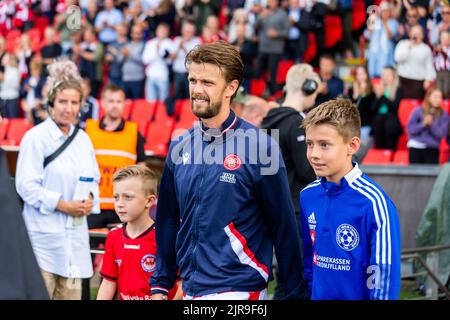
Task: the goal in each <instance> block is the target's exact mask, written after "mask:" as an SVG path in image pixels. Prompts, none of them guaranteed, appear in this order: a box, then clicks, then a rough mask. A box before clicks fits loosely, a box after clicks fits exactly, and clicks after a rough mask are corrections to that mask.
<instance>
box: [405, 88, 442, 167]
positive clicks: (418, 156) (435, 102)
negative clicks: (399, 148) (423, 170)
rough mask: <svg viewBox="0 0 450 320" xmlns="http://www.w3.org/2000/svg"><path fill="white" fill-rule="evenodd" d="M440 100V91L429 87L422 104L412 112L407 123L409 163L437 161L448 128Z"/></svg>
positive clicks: (436, 162) (431, 162)
mask: <svg viewBox="0 0 450 320" xmlns="http://www.w3.org/2000/svg"><path fill="white" fill-rule="evenodd" d="M442 101H443V94H442V91H441V90H439V89H437V88H435V89H430V90H428V92H427V94H426V95H425V99H424V101H423V106H419V107H417V108H416V109H414V111H413V112H412V114H411V116H410V118H409V120H408V125H407V131H408V143H407V146H408V149H409V162H410V163H429V164H438V163H439V146H440V144H441V140H442V139H445V138H446V137H447V134H448V129H449V128H448V127H449V116H448V114H447V112H445V111H444V110H443V109H442Z"/></svg>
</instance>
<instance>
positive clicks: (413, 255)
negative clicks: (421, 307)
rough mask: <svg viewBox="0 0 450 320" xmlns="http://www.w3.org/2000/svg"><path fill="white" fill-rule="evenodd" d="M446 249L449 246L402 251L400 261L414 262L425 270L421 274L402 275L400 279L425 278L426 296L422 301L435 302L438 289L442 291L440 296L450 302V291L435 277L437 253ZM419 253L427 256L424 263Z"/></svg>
mask: <svg viewBox="0 0 450 320" xmlns="http://www.w3.org/2000/svg"><path fill="white" fill-rule="evenodd" d="M448 249H450V245H440V246H429V247H419V248H411V249H404V250H402V257H401V259H402V260H416V261H418V262H419V263H420V265H421V266H422V267H423V268H424V269H425V271H423V272H417V273H411V274H405V275H402V279H405V278H418V277H420V276H427V278H426V283H425V287H426V295H425V297H423V299H432V300H437V299H438V298H439V289H440V290H441V291H442V295H443V296H444V297H445V298H446V299H447V300H450V291H449V290H448V289H447V287H446V286H445V285H444V284H443V283H442V282H441V280H439V278H438V276H437V275H436V274H437V272H438V270H439V253H438V252H439V251H443V250H448ZM421 253H425V254H427V257H426V261H425V260H424V258H422V257H421V256H420V254H421Z"/></svg>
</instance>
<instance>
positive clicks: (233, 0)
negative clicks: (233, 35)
mask: <svg viewBox="0 0 450 320" xmlns="http://www.w3.org/2000/svg"><path fill="white" fill-rule="evenodd" d="M245 2H246V0H228V1H227V5H226V6H222V9H221V10H222V11H221V13H222V15H224V16H225V17H226V18H227V24H229V23H230V21H231V20H232V18H233V17H234V14H235V12H236V10H239V9H243V10H244V11H245V9H244V5H245ZM230 42H231V41H230Z"/></svg>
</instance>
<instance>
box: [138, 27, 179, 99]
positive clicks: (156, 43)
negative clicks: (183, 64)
mask: <svg viewBox="0 0 450 320" xmlns="http://www.w3.org/2000/svg"><path fill="white" fill-rule="evenodd" d="M169 30H170V29H169V25H168V24H166V23H160V24H159V25H158V27H157V28H156V37H155V38H153V39H152V40H150V41H148V42H147V43H146V44H145V47H144V52H143V53H142V62H143V63H144V64H145V65H146V69H145V73H146V76H147V80H146V82H145V98H146V99H147V100H149V101H155V100H159V101H165V100H166V99H167V97H168V96H169V86H170V83H169V58H170V54H171V53H173V52H174V47H173V43H172V41H171V40H170V39H169Z"/></svg>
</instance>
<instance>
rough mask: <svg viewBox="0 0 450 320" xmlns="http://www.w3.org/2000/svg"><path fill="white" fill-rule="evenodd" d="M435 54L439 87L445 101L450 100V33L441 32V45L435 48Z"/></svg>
mask: <svg viewBox="0 0 450 320" xmlns="http://www.w3.org/2000/svg"><path fill="white" fill-rule="evenodd" d="M433 54H434V68H435V69H436V84H437V87H438V88H439V89H440V90H441V91H442V93H443V94H444V98H445V99H450V32H447V31H443V32H441V36H440V42H439V45H437V46H436V47H434V50H433Z"/></svg>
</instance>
